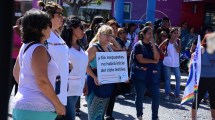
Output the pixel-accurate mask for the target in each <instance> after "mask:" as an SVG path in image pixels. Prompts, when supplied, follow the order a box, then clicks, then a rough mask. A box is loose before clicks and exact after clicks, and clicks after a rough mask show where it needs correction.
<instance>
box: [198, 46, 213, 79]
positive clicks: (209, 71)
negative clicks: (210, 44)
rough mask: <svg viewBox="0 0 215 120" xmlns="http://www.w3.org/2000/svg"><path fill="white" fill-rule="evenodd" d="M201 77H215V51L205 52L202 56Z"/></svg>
mask: <svg viewBox="0 0 215 120" xmlns="http://www.w3.org/2000/svg"><path fill="white" fill-rule="evenodd" d="M201 77H209V78H211V77H213V78H214V77H215V53H213V54H208V52H207V51H206V50H205V52H204V53H203V54H202V56H201Z"/></svg>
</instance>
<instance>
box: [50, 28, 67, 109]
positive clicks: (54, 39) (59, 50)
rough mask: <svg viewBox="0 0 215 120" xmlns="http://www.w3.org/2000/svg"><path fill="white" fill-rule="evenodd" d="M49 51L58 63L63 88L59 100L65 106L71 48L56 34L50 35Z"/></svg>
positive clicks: (61, 87)
mask: <svg viewBox="0 0 215 120" xmlns="http://www.w3.org/2000/svg"><path fill="white" fill-rule="evenodd" d="M47 43H48V45H47V47H48V48H47V49H48V51H49V53H50V55H51V56H52V57H53V59H54V61H55V62H56V63H57V65H58V67H59V70H60V77H61V86H60V94H58V98H59V99H60V101H61V103H62V104H63V105H66V104H67V86H68V76H69V62H68V56H69V48H68V47H67V45H66V43H65V42H64V40H63V39H62V38H61V37H60V36H58V35H55V33H53V32H51V33H50V38H49V39H48V40H47Z"/></svg>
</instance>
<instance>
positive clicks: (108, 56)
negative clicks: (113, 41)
mask: <svg viewBox="0 0 215 120" xmlns="http://www.w3.org/2000/svg"><path fill="white" fill-rule="evenodd" d="M96 61H97V74H98V80H99V84H108V83H118V82H126V81H127V80H128V66H127V54H126V52H97V53H96Z"/></svg>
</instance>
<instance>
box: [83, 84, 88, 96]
mask: <svg viewBox="0 0 215 120" xmlns="http://www.w3.org/2000/svg"><path fill="white" fill-rule="evenodd" d="M83 94H84V96H87V95H88V86H87V84H86V83H85V85H84V89H83Z"/></svg>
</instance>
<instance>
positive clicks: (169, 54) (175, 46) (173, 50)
mask: <svg viewBox="0 0 215 120" xmlns="http://www.w3.org/2000/svg"><path fill="white" fill-rule="evenodd" d="M164 47H165V48H166V49H162V48H164ZM159 48H160V50H161V52H162V53H163V55H164V56H165V57H164V60H163V64H164V72H165V75H164V79H165V95H166V96H165V99H166V100H169V99H170V97H169V96H170V95H171V96H174V97H175V101H180V96H179V93H180V81H181V73H180V63H179V53H180V50H181V41H180V39H179V38H178V29H176V28H172V29H170V33H169V37H168V39H167V40H165V41H163V42H162V43H161V44H160V46H159ZM171 70H173V73H174V75H175V78H176V86H175V92H174V95H173V94H172V93H171V89H170V77H171Z"/></svg>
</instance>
